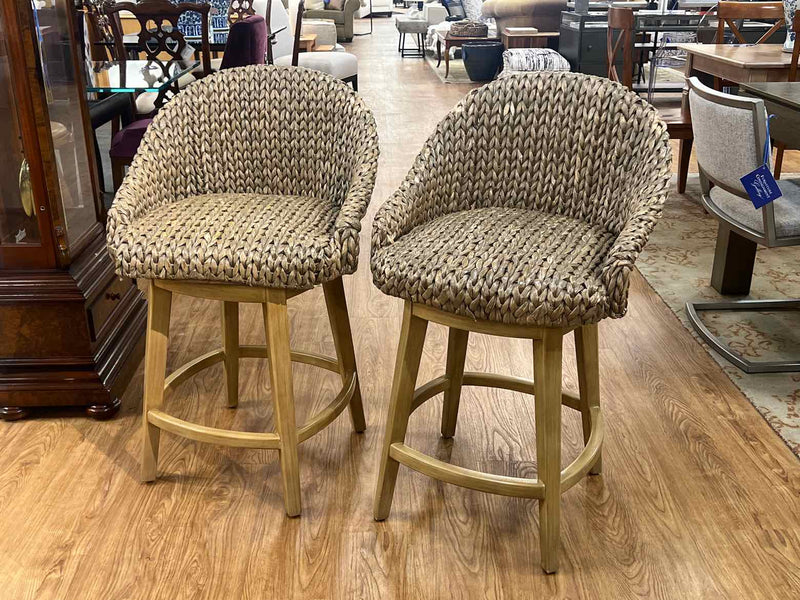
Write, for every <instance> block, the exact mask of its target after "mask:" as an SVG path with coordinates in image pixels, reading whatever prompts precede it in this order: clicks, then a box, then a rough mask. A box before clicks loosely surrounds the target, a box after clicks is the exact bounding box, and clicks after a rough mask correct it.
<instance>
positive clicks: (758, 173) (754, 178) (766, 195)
mask: <svg viewBox="0 0 800 600" xmlns="http://www.w3.org/2000/svg"><path fill="white" fill-rule="evenodd" d="M740 181H741V182H742V185H743V186H744V189H745V191H746V192H747V195H748V196H750V200H751V201H752V203H753V205H754V206H755V207H756V208H761V207H762V206H764V205H766V204H769V203H770V202H772V201H773V200H775V198H780V197H781V190H780V188H779V187H778V182H777V181H775V177H773V175H772V173H770V170H769V167H768V166H767V165H761V166H760V167H758V168H757V169H756V170H755V171H751V172H750V173H748V174H747V175H745V176H744V177H742V178H741V179H740Z"/></svg>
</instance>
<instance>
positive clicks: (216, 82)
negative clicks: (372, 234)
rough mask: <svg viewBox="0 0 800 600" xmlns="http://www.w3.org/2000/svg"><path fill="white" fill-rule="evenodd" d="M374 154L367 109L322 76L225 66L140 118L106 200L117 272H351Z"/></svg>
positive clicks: (295, 279) (305, 275) (314, 280)
mask: <svg viewBox="0 0 800 600" xmlns="http://www.w3.org/2000/svg"><path fill="white" fill-rule="evenodd" d="M377 166H378V136H377V132H376V127H375V119H374V117H373V115H372V113H371V112H370V110H369V109H368V108H367V107H366V105H365V104H364V102H363V101H362V99H361V98H360V97H359V96H358V95H356V94H355V93H354V92H353V91H352V90H351V89H350V88H349V87H348V86H347V85H345V84H343V83H342V82H340V81H338V80H336V79H334V78H333V77H331V76H329V75H326V74H324V73H320V72H318V71H311V70H307V69H303V68H297V67H274V66H263V65H259V66H250V67H243V68H238V69H228V70H225V71H223V72H220V73H216V74H214V75H212V76H209V77H206V78H204V79H202V80H201V81H198V82H196V83H193V84H192V85H190V86H188V87H187V88H186V89H185V90H183V91H182V92H181V93H180V94H178V96H176V97H175V98H174V99H173V100H171V101H170V102H169V104H167V105H166V106H165V107H164V108H163V109H162V110H160V111H159V113H158V114H157V115H156V117H155V119H154V121H153V123H152V124H151V125H150V126H149V127H148V130H147V132H146V134H145V137H144V139H143V140H142V144H141V146H140V148H139V152H138V153H137V155H136V157H135V158H134V160H133V164H132V165H131V168H130V171H129V172H128V175H127V177H126V178H125V180H124V182H123V184H122V186H121V187H120V189H119V191H118V192H117V195H116V197H115V199H114V205H113V207H112V208H111V210H110V211H109V214H108V231H107V243H108V249H109V253H110V254H111V257H112V259H113V260H114V263H115V265H116V270H117V273H118V274H120V275H123V276H127V277H132V278H145V279H191V280H206V281H225V282H232V283H239V284H246V285H251V286H267V287H277V288H301V289H302V288H310V287H312V286H314V285H316V284H320V283H323V282H325V281H329V280H331V279H335V278H337V277H340V276H342V275H345V274H348V273H353V272H354V271H355V270H356V268H357V266H358V252H359V246H358V238H359V231H360V230H361V219H362V218H363V217H364V214H365V212H366V210H367V206H368V204H369V200H370V197H371V196H372V190H373V187H374V184H375V176H376V173H377Z"/></svg>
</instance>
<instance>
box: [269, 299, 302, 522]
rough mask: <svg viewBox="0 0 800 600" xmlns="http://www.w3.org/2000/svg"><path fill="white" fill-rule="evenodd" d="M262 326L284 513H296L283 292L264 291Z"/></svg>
mask: <svg viewBox="0 0 800 600" xmlns="http://www.w3.org/2000/svg"><path fill="white" fill-rule="evenodd" d="M262 306H263V312H264V324H265V326H266V331H267V348H269V373H270V379H271V381H272V401H273V404H274V407H275V409H274V410H275V427H276V429H277V430H278V436H279V437H280V449H279V452H280V456H281V479H282V480H283V503H284V506H285V507H286V514H287V515H289V516H290V517H296V516H297V515H299V514H300V469H299V466H298V462H297V428H296V426H295V415H294V388H293V385H292V355H291V349H290V347H289V315H288V313H287V312H286V292H284V291H283V290H273V289H269V290H267V302H266V303H264V304H263V305H262Z"/></svg>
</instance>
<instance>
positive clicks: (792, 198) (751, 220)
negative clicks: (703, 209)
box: [711, 179, 800, 237]
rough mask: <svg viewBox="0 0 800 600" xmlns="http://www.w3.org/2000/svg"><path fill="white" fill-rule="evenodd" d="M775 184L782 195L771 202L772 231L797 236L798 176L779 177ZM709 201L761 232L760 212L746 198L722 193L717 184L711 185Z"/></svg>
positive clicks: (799, 231)
mask: <svg viewBox="0 0 800 600" xmlns="http://www.w3.org/2000/svg"><path fill="white" fill-rule="evenodd" d="M778 187H779V188H780V189H781V192H782V193H783V196H781V197H780V198H778V199H777V200H775V201H774V202H773V207H774V208H773V211H774V214H775V233H776V234H777V236H778V237H790V236H794V235H800V179H794V180H793V179H781V180H779V181H778ZM711 200H712V201H713V202H714V204H716V205H717V206H718V207H719V208H720V209H722V211H723V212H725V213H727V214H728V215H730V216H731V217H733V218H734V219H735V220H737V221H739V222H740V223H741V224H743V225H747V226H748V227H749V228H750V229H755V230H756V231H758V232H759V233H761V234H764V218H763V216H762V212H761V210H760V209H757V208H755V207H754V206H753V203H752V202H750V200H747V199H746V198H741V197H739V196H736V195H735V194H731V193H730V192H726V191H725V190H723V189H722V188H721V187H718V186H717V187H713V188H711Z"/></svg>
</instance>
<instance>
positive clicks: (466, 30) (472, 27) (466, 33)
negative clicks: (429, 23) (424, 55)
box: [450, 19, 489, 37]
mask: <svg viewBox="0 0 800 600" xmlns="http://www.w3.org/2000/svg"><path fill="white" fill-rule="evenodd" d="M488 34H489V27H488V26H487V25H486V23H481V22H480V21H470V20H468V19H465V20H463V21H455V22H454V23H453V24H452V25H451V26H450V35H452V36H455V37H486V36H487V35H488Z"/></svg>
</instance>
